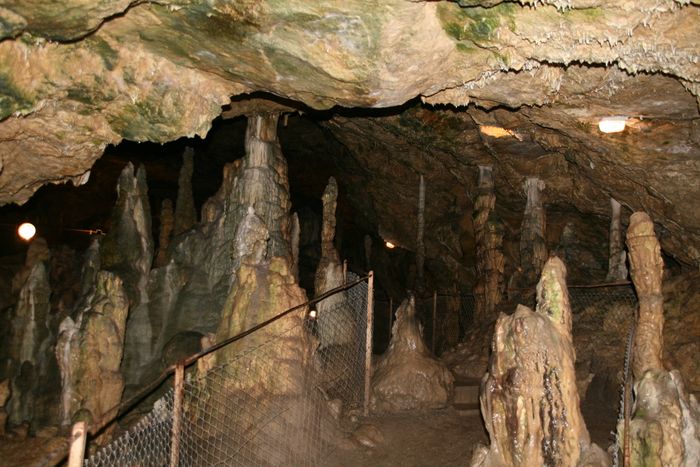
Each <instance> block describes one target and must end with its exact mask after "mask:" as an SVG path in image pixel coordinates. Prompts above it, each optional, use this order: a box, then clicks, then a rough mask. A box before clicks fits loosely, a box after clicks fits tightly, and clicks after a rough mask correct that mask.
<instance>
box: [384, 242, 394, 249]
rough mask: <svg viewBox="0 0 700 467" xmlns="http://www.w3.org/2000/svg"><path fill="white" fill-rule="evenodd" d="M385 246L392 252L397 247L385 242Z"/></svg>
mask: <svg viewBox="0 0 700 467" xmlns="http://www.w3.org/2000/svg"><path fill="white" fill-rule="evenodd" d="M384 246H386V247H387V248H388V249H390V250H391V249H393V248H395V247H396V245H394V244H393V243H391V242H385V243H384Z"/></svg>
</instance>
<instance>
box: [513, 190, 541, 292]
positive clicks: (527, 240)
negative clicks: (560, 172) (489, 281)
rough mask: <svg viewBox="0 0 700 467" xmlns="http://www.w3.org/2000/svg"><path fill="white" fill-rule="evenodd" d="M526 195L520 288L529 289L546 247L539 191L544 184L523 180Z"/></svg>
mask: <svg viewBox="0 0 700 467" xmlns="http://www.w3.org/2000/svg"><path fill="white" fill-rule="evenodd" d="M523 189H524V190H525V194H526V195H527V204H526V205H525V213H524V214H523V222H522V224H521V226H520V268H521V270H522V271H521V279H520V284H519V285H520V286H523V287H530V286H532V285H534V284H535V283H536V282H537V278H538V277H539V275H540V272H541V271H542V266H544V263H545V261H547V245H546V243H545V229H546V217H545V210H544V206H543V205H542V197H541V191H542V190H544V182H543V181H542V180H540V179H539V178H536V177H530V178H528V179H527V180H525V184H524V185H523Z"/></svg>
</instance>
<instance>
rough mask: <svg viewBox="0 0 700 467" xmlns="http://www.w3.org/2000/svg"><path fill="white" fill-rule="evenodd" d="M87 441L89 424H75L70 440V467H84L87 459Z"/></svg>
mask: <svg viewBox="0 0 700 467" xmlns="http://www.w3.org/2000/svg"><path fill="white" fill-rule="evenodd" d="M86 441H87V423H85V422H75V424H74V425H73V430H72V431H71V438H70V452H69V454H68V467H82V465H83V460H84V458H85V442H86Z"/></svg>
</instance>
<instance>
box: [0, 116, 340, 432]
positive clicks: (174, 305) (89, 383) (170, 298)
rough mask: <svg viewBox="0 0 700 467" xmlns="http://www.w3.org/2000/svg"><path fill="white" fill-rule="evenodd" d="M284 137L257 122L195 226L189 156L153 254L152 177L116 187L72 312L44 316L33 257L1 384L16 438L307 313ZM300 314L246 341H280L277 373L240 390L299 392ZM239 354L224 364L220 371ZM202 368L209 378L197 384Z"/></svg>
mask: <svg viewBox="0 0 700 467" xmlns="http://www.w3.org/2000/svg"><path fill="white" fill-rule="evenodd" d="M276 131H277V115H257V116H253V117H251V118H250V120H249V125H248V129H247V133H246V156H245V157H244V158H243V159H242V160H239V161H236V162H234V163H231V164H229V165H227V166H226V167H225V169H224V177H223V179H224V180H223V183H222V186H221V188H220V190H219V192H218V193H217V194H216V195H214V196H213V197H212V198H211V199H209V200H208V201H207V202H206V203H205V204H204V206H203V207H202V212H201V219H200V220H199V221H197V215H196V211H195V207H194V206H195V205H194V201H193V199H192V189H191V186H190V183H191V176H192V170H193V153H192V151H191V150H187V151H185V154H184V156H183V166H182V170H181V173H180V178H179V190H178V196H177V202H176V204H175V206H174V208H173V205H172V202H170V201H167V200H166V202H164V203H163V207H162V214H161V225H160V236H159V244H158V249H157V250H156V248H155V246H154V241H153V239H152V233H151V214H150V206H149V201H148V188H147V185H146V174H145V171H144V170H143V168H139V169H138V170H136V171H135V170H134V167H133V166H132V165H131V164H128V165H127V166H126V167H125V168H124V170H123V172H122V173H121V175H120V177H119V182H118V189H117V191H118V199H117V203H116V206H115V208H114V211H113V216H112V222H111V229H110V231H109V232H108V233H107V235H106V236H104V237H101V238H97V239H95V241H94V242H93V244H92V246H91V247H90V248H89V249H88V250H87V251H86V253H85V257H84V259H83V266H82V270H81V277H80V281H79V291H78V292H77V295H78V298H77V300H76V301H75V304H74V306H72V307H71V308H70V309H68V310H66V311H65V312H60V313H53V314H51V313H49V308H50V297H51V289H50V287H49V279H48V271H47V264H48V263H47V259H48V258H49V257H50V252H49V251H48V248H46V244H45V242H42V241H41V240H35V241H34V242H33V243H32V244H31V245H30V247H29V251H28V254H27V264H26V266H25V267H24V268H23V269H22V270H21V271H20V272H19V273H18V274H17V277H16V279H15V283H16V289H17V293H18V296H19V299H18V303H17V305H16V306H15V309H14V313H13V317H12V323H13V329H12V330H11V336H12V340H11V342H10V343H9V346H8V348H9V351H10V352H11V354H10V355H9V361H10V362H11V366H10V369H9V371H8V375H9V381H8V383H3V384H5V385H7V386H8V389H11V391H10V392H11V397H10V398H9V402H8V404H7V415H8V418H9V424H10V425H11V426H17V425H19V424H22V423H24V422H31V423H32V427H33V428H37V427H41V426H46V425H58V424H62V425H64V426H65V425H69V424H70V423H72V422H73V421H75V420H77V419H85V420H87V421H88V422H89V426H90V427H95V426H97V425H98V424H99V422H100V421H102V420H103V419H105V418H106V417H109V416H111V415H113V414H114V413H113V410H112V409H113V408H114V407H115V406H116V405H117V404H118V403H119V402H120V401H121V400H123V398H124V397H127V396H128V395H129V394H131V393H133V391H134V390H136V389H138V388H139V387H140V386H142V385H143V384H146V383H149V382H150V381H152V380H153V379H154V378H155V377H156V376H157V375H158V374H159V373H160V372H161V371H162V370H163V369H164V368H165V367H166V366H167V365H170V364H173V363H176V362H177V361H178V360H180V359H181V358H183V357H184V356H186V355H188V354H191V353H194V352H195V351H197V350H199V349H200V348H201V346H202V345H203V344H202V343H204V344H205V345H210V344H212V343H213V342H215V341H218V340H223V339H225V338H227V337H229V336H231V335H233V334H236V333H239V332H241V331H244V330H246V329H248V328H250V327H252V326H253V325H256V324H258V323H260V322H262V321H265V320H266V319H267V318H270V317H272V316H274V315H276V314H277V313H279V312H281V311H283V310H285V309H288V308H291V307H292V306H296V305H299V304H301V303H304V302H305V301H306V295H305V293H304V291H303V290H302V289H301V288H299V286H298V285H297V278H296V274H295V271H296V268H297V266H296V264H294V261H295V258H296V257H297V256H298V254H297V255H295V254H294V253H293V250H294V249H295V246H294V245H295V240H294V239H293V238H292V236H293V235H294V232H296V235H297V236H298V231H299V229H298V221H296V222H295V221H294V218H293V216H292V215H291V213H290V208H291V202H290V198H289V186H288V181H287V169H286V161H285V159H284V157H283V155H282V152H281V148H280V146H279V142H278V139H277V133H276ZM295 226H296V228H295ZM331 241H332V238H331ZM296 243H297V244H298V242H296ZM297 248H298V247H297ZM336 256H337V254H336ZM341 275H342V274H341ZM332 285H335V283H333V284H332ZM302 313H303V310H300V311H298V312H296V313H292V314H290V315H287V316H286V317H285V318H284V319H282V320H279V321H278V322H276V323H275V324H274V325H271V326H268V327H267V328H265V329H264V330H262V331H259V332H257V333H255V334H254V335H252V336H250V337H249V338H248V339H246V340H245V342H246V344H245V345H246V346H249V345H258V344H260V343H261V342H265V341H270V340H272V336H273V335H274V336H278V335H279V334H281V333H283V332H284V336H283V337H279V338H276V339H274V344H272V346H273V347H274V349H273V350H274V351H273V353H274V355H275V357H276V358H277V364H276V365H267V366H265V368H267V369H266V370H262V369H261V370H260V371H266V372H267V373H269V374H267V373H266V374H252V373H251V374H250V375H249V376H250V377H249V378H248V380H246V381H237V384H239V385H242V386H245V385H246V384H250V385H252V384H255V385H256V386H257V387H258V389H260V386H261V385H264V386H265V388H264V389H266V390H267V391H269V392H270V393H274V394H290V393H298V391H299V388H300V385H301V375H302V371H301V366H300V365H301V364H302V362H303V361H305V359H306V357H305V355H306V353H307V352H308V349H309V342H307V335H306V333H305V331H304V328H303V326H302V325H301V324H302V317H303V315H302ZM241 345H242V344H241ZM240 350H241V349H240V345H239V346H237V347H233V346H231V347H229V348H227V349H226V350H225V351H220V352H218V353H217V356H216V363H220V364H222V363H224V362H226V361H227V359H228V358H229V356H230V355H232V354H235V353H237V352H239V351H240ZM207 363H208V364H209V366H211V364H214V363H215V362H213V361H208V362H207ZM206 368H207V365H200V371H205V370H206ZM3 387H4V386H3ZM57 388H61V389H60V391H59V390H57ZM0 422H4V420H2V419H0ZM3 425H4V423H3Z"/></svg>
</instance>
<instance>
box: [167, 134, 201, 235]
mask: <svg viewBox="0 0 700 467" xmlns="http://www.w3.org/2000/svg"><path fill="white" fill-rule="evenodd" d="M193 171H194V150H193V149H192V148H190V147H188V148H185V152H184V153H183V154H182V167H181V168H180V176H179V178H178V179H177V200H176V202H175V227H174V229H173V234H174V235H179V234H181V233H182V232H185V231H187V230H189V229H191V228H192V227H193V226H194V225H195V224H196V223H197V210H196V208H195V206H194V197H193V196H192V172H193Z"/></svg>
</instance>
